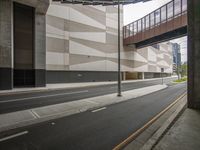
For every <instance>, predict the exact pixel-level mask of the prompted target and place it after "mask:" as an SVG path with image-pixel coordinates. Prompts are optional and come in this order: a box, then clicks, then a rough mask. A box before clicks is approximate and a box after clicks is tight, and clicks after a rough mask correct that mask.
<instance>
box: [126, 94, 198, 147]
mask: <svg viewBox="0 0 200 150" xmlns="http://www.w3.org/2000/svg"><path fill="white" fill-rule="evenodd" d="M186 103H187V96H183V97H180V100H177V102H176V104H175V105H174V106H172V107H171V108H170V109H169V110H168V111H166V112H165V113H164V114H163V115H162V116H160V117H159V118H158V119H157V120H156V121H155V122H153V123H152V124H151V125H150V126H148V125H147V124H146V126H147V127H145V128H143V129H144V130H141V132H138V134H135V137H133V140H132V142H130V143H129V144H128V145H126V147H125V148H123V150H199V149H200V110H193V109H189V108H186ZM138 131H139V130H138Z"/></svg>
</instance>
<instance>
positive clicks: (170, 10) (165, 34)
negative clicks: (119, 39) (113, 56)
mask: <svg viewBox="0 0 200 150" xmlns="http://www.w3.org/2000/svg"><path fill="white" fill-rule="evenodd" d="M185 35H187V0H172V1H171V2H169V3H167V4H165V5H164V6H162V7H160V8H158V9H156V10H155V11H153V12H151V13H149V14H148V15H146V16H144V17H143V18H141V19H139V20H136V21H134V22H132V23H130V24H128V25H126V26H124V27H123V43H124V45H135V46H136V47H137V48H140V47H144V46H148V45H152V44H154V43H159V42H162V41H168V40H170V39H175V38H178V37H181V36H185Z"/></svg>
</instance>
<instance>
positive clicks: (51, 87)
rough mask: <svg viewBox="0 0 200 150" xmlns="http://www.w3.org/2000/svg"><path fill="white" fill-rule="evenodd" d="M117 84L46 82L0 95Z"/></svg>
mask: <svg viewBox="0 0 200 150" xmlns="http://www.w3.org/2000/svg"><path fill="white" fill-rule="evenodd" d="M176 77H177V76H172V77H166V78H164V79H169V78H176ZM158 79H160V80H161V78H153V79H144V80H126V81H122V84H123V83H134V82H143V81H153V80H158ZM112 84H117V81H108V82H84V83H57V84H47V85H46V87H34V88H33V87H31V88H14V89H12V90H2V91H1V90H0V95H5V94H16V93H27V92H41V91H48V90H59V89H73V88H83V87H93V86H101V85H112Z"/></svg>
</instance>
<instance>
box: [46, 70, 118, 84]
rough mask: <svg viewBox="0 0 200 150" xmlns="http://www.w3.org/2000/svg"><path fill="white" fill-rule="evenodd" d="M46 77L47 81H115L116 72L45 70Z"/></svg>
mask: <svg viewBox="0 0 200 150" xmlns="http://www.w3.org/2000/svg"><path fill="white" fill-rule="evenodd" d="M46 77H47V83H73V82H74V83H75V82H95V81H97V82H98V81H116V80H117V72H101V71H47V72H46Z"/></svg>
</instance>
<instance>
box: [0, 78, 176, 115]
mask: <svg viewBox="0 0 200 150" xmlns="http://www.w3.org/2000/svg"><path fill="white" fill-rule="evenodd" d="M174 79H175V78H166V79H164V83H166V84H170V82H171V81H173V80H174ZM161 83H162V80H161V79H157V80H153V81H141V82H135V83H123V84H122V91H127V90H132V89H137V88H142V87H146V86H151V85H156V84H161ZM115 92H117V84H112V85H101V86H95V87H84V88H76V89H60V90H50V91H41V92H33V93H31V92H30V93H22V94H11V95H1V96H0V114H2V113H8V112H14V111H18V110H25V109H30V108H35V107H40V106H46V105H52V104H58V103H63V102H69V101H74V100H79V99H84V98H89V97H95V96H101V95H105V94H111V93H115Z"/></svg>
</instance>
